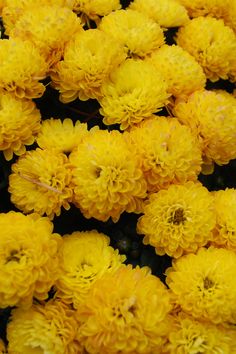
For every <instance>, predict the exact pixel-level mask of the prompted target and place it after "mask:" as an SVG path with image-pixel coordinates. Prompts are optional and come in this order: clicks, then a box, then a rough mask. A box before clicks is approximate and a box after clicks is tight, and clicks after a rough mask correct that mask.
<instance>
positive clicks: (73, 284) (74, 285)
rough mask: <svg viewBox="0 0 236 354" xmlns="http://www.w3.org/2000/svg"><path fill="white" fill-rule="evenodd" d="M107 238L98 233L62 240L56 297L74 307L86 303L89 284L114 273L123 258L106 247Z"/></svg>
mask: <svg viewBox="0 0 236 354" xmlns="http://www.w3.org/2000/svg"><path fill="white" fill-rule="evenodd" d="M109 243H110V239H109V237H108V236H106V235H104V234H101V233H98V232H97V231H95V230H94V231H86V232H78V231H76V232H73V233H72V234H71V235H65V236H64V237H63V243H62V245H61V247H60V249H59V263H60V270H59V276H58V279H57V281H56V284H55V286H56V289H57V293H56V295H57V297H59V298H62V299H63V301H66V302H67V303H70V304H73V306H74V307H75V308H77V307H78V305H79V304H80V303H81V302H82V301H84V300H86V296H87V293H88V291H89V289H90V287H91V285H92V284H93V283H94V282H95V281H96V280H97V279H100V278H101V277H102V276H103V274H105V273H107V272H114V271H115V270H117V269H118V268H119V267H120V266H121V264H122V262H124V261H125V259H126V257H125V256H121V255H119V253H118V250H114V249H113V248H112V247H111V246H109Z"/></svg>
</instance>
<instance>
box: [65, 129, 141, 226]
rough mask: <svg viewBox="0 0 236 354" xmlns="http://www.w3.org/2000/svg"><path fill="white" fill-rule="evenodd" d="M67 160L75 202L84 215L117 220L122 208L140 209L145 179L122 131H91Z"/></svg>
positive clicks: (122, 210)
mask: <svg viewBox="0 0 236 354" xmlns="http://www.w3.org/2000/svg"><path fill="white" fill-rule="evenodd" d="M70 162H71V164H72V165H73V166H74V169H73V184H74V186H75V187H74V202H75V204H76V205H78V207H79V208H80V209H81V211H82V213H83V214H84V216H85V217H86V218H91V217H94V218H96V219H98V220H102V221H106V220H108V219H109V217H111V218H112V219H113V221H118V219H119V217H120V215H121V213H123V212H124V211H127V212H140V207H141V201H142V198H145V197H146V182H145V180H144V177H143V174H142V171H141V169H140V167H139V163H138V160H137V159H136V158H135V156H134V154H132V152H131V151H130V150H129V145H128V144H127V143H126V141H125V139H124V137H123V135H122V134H121V133H119V132H117V131H111V132H108V131H95V132H93V133H91V135H90V136H88V137H87V138H85V139H84V141H83V142H82V143H81V144H80V145H79V148H78V150H74V151H73V152H72V153H71V155H70Z"/></svg>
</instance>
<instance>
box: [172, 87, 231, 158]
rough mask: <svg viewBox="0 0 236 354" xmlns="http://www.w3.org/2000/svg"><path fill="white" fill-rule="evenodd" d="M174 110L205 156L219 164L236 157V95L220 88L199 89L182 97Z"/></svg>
mask: <svg viewBox="0 0 236 354" xmlns="http://www.w3.org/2000/svg"><path fill="white" fill-rule="evenodd" d="M173 112H174V114H175V116H176V117H177V118H178V119H179V121H180V122H181V123H183V124H186V125H188V126H189V127H190V128H191V130H192V132H193V134H195V135H196V136H197V138H198V141H199V143H200V146H201V149H202V154H203V158H204V160H206V161H207V162H208V163H211V162H216V163H217V164H219V165H223V164H227V163H228V162H229V161H230V160H231V159H235V158H236V145H235V129H236V99H235V98H234V97H233V96H232V95H230V94H224V93H222V92H217V91H206V90H205V91H204V90H202V91H196V92H194V93H193V94H192V95H190V96H189V97H188V98H186V99H185V100H184V99H179V100H177V101H176V104H175V107H174V111H173Z"/></svg>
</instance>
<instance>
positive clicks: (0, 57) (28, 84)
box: [0, 38, 47, 98]
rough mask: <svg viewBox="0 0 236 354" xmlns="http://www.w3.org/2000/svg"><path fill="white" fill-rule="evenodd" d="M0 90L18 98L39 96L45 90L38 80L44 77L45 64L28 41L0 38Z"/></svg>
mask: <svg viewBox="0 0 236 354" xmlns="http://www.w3.org/2000/svg"><path fill="white" fill-rule="evenodd" d="M0 67H1V70H0V90H1V91H2V90H3V91H8V92H12V93H14V94H15V96H17V97H19V98H24V97H25V98H37V97H41V96H42V95H43V93H44V91H45V87H44V85H43V84H42V83H41V82H39V80H42V79H44V78H45V77H46V71H47V64H46V62H45V60H44V59H43V57H42V56H41V55H40V53H39V51H38V49H37V48H35V47H34V45H33V44H32V43H31V42H29V41H22V40H20V39H17V38H10V39H0Z"/></svg>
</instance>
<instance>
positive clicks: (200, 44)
mask: <svg viewBox="0 0 236 354" xmlns="http://www.w3.org/2000/svg"><path fill="white" fill-rule="evenodd" d="M176 41H177V44H178V45H179V46H181V47H182V48H183V49H185V50H186V51H187V52H189V53H190V54H191V55H193V56H194V58H195V59H196V60H197V61H198V63H199V64H200V65H201V66H202V68H203V70H204V72H205V74H206V77H207V78H208V79H210V80H211V81H213V82H214V81H217V80H219V79H225V80H227V79H228V78H229V77H230V72H231V71H232V70H233V69H234V68H235V63H236V37H235V34H234V32H233V30H232V29H231V28H229V27H228V26H225V25H224V22H223V20H217V19H215V18H211V17H198V18H195V19H193V20H191V21H190V22H189V23H188V24H186V25H185V26H184V27H181V28H180V29H179V31H178V33H177V38H176Z"/></svg>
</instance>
